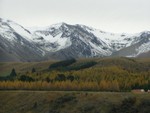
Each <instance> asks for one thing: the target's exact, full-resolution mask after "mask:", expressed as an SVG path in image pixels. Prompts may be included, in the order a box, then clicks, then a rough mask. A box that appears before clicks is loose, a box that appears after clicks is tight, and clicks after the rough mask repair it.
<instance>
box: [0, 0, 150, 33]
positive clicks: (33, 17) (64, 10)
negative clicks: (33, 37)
mask: <svg viewBox="0 0 150 113" xmlns="http://www.w3.org/2000/svg"><path fill="white" fill-rule="evenodd" d="M0 17H1V18H5V19H10V20H13V21H15V22H17V23H19V24H21V25H23V26H25V27H29V26H49V25H51V24H55V23H59V22H66V23H68V24H84V25H88V26H91V27H94V28H98V29H101V30H104V31H108V32H115V33H118V32H127V33H135V32H141V31H144V30H150V0H0Z"/></svg>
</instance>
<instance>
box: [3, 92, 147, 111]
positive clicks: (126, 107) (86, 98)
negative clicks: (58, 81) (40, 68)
mask: <svg viewBox="0 0 150 113" xmlns="http://www.w3.org/2000/svg"><path fill="white" fill-rule="evenodd" d="M149 106H150V94H148V93H139V94H135V93H115V92H51V91H1V92H0V113H149V111H150V107H149Z"/></svg>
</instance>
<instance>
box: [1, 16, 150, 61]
mask: <svg viewBox="0 0 150 113" xmlns="http://www.w3.org/2000/svg"><path fill="white" fill-rule="evenodd" d="M0 41H1V43H0V51H3V52H4V51H5V52H4V53H5V54H7V55H8V54H10V53H11V52H12V53H13V51H15V53H14V54H15V55H17V56H18V57H20V59H22V58H24V59H26V58H25V56H24V55H26V53H30V54H31V55H32V56H34V57H33V58H35V56H38V57H40V59H41V57H42V58H44V59H45V58H46V59H49V58H50V59H66V58H70V57H71V58H72V57H74V58H81V57H105V56H111V55H112V56H129V57H131V56H133V57H136V56H138V55H140V54H141V53H145V52H148V51H150V46H149V45H150V31H144V32H141V33H137V34H127V33H120V34H115V33H109V32H105V31H103V30H99V29H95V28H92V27H89V26H85V25H80V24H76V25H69V24H67V23H64V22H61V23H57V24H53V25H51V26H47V27H42V28H41V27H38V28H37V27H36V28H29V29H26V28H24V27H23V26H21V25H19V24H17V23H15V22H13V21H10V20H5V19H1V18H0ZM6 48H7V49H6ZM7 52H8V53H7ZM14 54H13V59H14V58H15V57H14ZM11 55H12V54H11ZM11 58H12V57H11Z"/></svg>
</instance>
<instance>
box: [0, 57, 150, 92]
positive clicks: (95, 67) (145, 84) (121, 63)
mask: <svg viewBox="0 0 150 113" xmlns="http://www.w3.org/2000/svg"><path fill="white" fill-rule="evenodd" d="M0 69H1V73H0V75H1V77H0V80H1V81H0V89H1V90H6V89H7V90H13V89H19V90H52V91H53V90H65V91H118V92H120V91H131V90H132V89H144V90H145V91H147V90H148V89H150V59H133V58H124V57H120V58H101V59H100V58H96V59H80V60H76V59H70V60H65V61H48V62H34V63H33V62H32V63H30V62H25V63H23V62H21V63H19V62H18V63H17V62H16V63H0Z"/></svg>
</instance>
